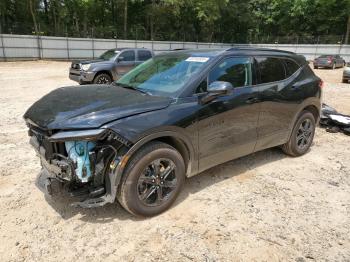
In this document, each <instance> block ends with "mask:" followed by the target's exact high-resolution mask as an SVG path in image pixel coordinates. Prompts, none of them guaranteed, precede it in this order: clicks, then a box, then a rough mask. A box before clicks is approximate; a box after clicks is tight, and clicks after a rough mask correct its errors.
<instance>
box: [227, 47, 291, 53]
mask: <svg viewBox="0 0 350 262" xmlns="http://www.w3.org/2000/svg"><path fill="white" fill-rule="evenodd" d="M238 50H255V51H272V52H281V53H289V54H294V53H293V52H290V51H286V50H280V49H273V48H264V47H254V46H237V47H231V48H228V49H226V51H238Z"/></svg>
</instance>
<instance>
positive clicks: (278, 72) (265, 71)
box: [256, 57, 286, 84]
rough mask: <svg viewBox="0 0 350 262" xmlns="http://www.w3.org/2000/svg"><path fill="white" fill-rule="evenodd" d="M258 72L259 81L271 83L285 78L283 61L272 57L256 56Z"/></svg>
mask: <svg viewBox="0 0 350 262" xmlns="http://www.w3.org/2000/svg"><path fill="white" fill-rule="evenodd" d="M256 61H257V63H258V68H259V72H260V83H261V84H263V83H271V82H276V81H280V80H283V79H285V78H286V72H285V69H284V65H283V62H282V61H281V59H279V58H274V57H257V58H256Z"/></svg>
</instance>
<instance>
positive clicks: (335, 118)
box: [329, 115, 350, 126]
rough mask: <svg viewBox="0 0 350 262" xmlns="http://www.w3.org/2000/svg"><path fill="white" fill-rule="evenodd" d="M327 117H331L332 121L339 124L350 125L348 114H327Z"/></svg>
mask: <svg viewBox="0 0 350 262" xmlns="http://www.w3.org/2000/svg"><path fill="white" fill-rule="evenodd" d="M329 118H330V119H332V120H333V121H334V122H337V123H339V124H342V125H345V126H350V116H344V115H329Z"/></svg>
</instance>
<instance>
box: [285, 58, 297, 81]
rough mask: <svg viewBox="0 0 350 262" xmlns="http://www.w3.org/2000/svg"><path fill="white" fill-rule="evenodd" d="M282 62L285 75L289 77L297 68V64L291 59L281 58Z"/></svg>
mask: <svg viewBox="0 0 350 262" xmlns="http://www.w3.org/2000/svg"><path fill="white" fill-rule="evenodd" d="M283 62H284V64H285V66H286V74H287V77H290V76H291V75H292V74H294V73H295V72H296V71H298V69H299V65H298V64H297V63H296V62H294V61H293V60H291V59H283Z"/></svg>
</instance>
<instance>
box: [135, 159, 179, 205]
mask: <svg viewBox="0 0 350 262" xmlns="http://www.w3.org/2000/svg"><path fill="white" fill-rule="evenodd" d="M176 184H177V178H176V172H175V164H174V162H173V161H171V160H170V159H165V158H161V159H156V160H154V161H152V162H151V163H150V164H149V165H148V166H147V167H146V168H145V170H144V171H143V172H142V175H141V176H140V177H139V181H138V184H137V192H138V197H139V199H140V200H141V201H142V202H143V204H144V205H146V206H159V205H161V204H162V203H164V202H165V201H167V200H168V199H169V197H170V195H171V193H172V192H174V189H175V188H176Z"/></svg>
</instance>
